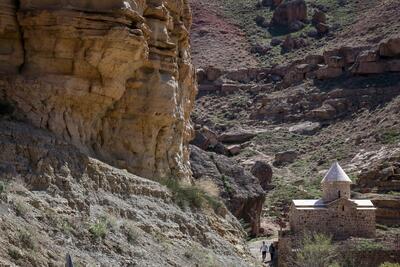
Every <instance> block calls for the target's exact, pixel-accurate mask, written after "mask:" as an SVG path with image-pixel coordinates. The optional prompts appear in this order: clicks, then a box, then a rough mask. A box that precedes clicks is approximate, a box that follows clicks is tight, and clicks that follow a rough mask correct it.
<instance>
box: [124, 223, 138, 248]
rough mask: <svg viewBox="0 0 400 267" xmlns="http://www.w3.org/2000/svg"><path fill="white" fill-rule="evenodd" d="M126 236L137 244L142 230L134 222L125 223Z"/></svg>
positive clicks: (131, 242)
mask: <svg viewBox="0 0 400 267" xmlns="http://www.w3.org/2000/svg"><path fill="white" fill-rule="evenodd" d="M125 234H126V238H127V240H128V242H129V244H131V245H135V244H136V243H137V241H138V240H139V238H140V230H139V228H138V227H136V226H135V225H134V224H132V223H126V224H125Z"/></svg>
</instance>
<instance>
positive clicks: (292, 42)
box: [281, 34, 307, 52]
mask: <svg viewBox="0 0 400 267" xmlns="http://www.w3.org/2000/svg"><path fill="white" fill-rule="evenodd" d="M306 45H307V43H306V41H305V40H304V39H303V38H301V37H292V36H291V35H290V34H289V35H287V36H286V38H285V40H284V41H283V43H282V44H281V47H282V51H283V52H290V51H292V50H295V49H299V48H301V47H304V46H306Z"/></svg>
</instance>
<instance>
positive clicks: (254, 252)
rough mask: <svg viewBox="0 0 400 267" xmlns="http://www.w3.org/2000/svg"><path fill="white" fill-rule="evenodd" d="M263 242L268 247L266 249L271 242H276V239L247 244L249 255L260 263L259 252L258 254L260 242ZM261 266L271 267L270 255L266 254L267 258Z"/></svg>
mask: <svg viewBox="0 0 400 267" xmlns="http://www.w3.org/2000/svg"><path fill="white" fill-rule="evenodd" d="M263 241H265V243H266V244H267V245H268V247H269V246H270V245H271V244H272V242H275V241H277V239H259V240H257V241H250V242H248V243H247V244H248V246H249V249H250V252H251V254H252V255H253V256H254V257H255V258H256V259H257V260H259V261H260V262H261V252H260V247H261V245H262V242H263ZM263 266H272V265H271V257H270V254H269V253H267V258H266V259H265V262H264V264H263Z"/></svg>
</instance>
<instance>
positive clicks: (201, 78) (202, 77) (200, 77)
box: [196, 69, 207, 83]
mask: <svg viewBox="0 0 400 267" xmlns="http://www.w3.org/2000/svg"><path fill="white" fill-rule="evenodd" d="M196 77H197V82H198V83H202V82H203V81H205V80H206V79H207V73H206V71H205V70H204V69H197V70H196Z"/></svg>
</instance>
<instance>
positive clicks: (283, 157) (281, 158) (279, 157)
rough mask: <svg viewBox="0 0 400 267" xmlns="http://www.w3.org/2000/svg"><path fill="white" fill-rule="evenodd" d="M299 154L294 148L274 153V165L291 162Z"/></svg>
mask: <svg viewBox="0 0 400 267" xmlns="http://www.w3.org/2000/svg"><path fill="white" fill-rule="evenodd" d="M298 156H299V154H298V152H297V151H296V150H288V151H283V152H279V153H276V154H275V161H274V165H275V166H281V165H285V164H289V163H293V162H294V161H295V160H296V159H297V157H298Z"/></svg>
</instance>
